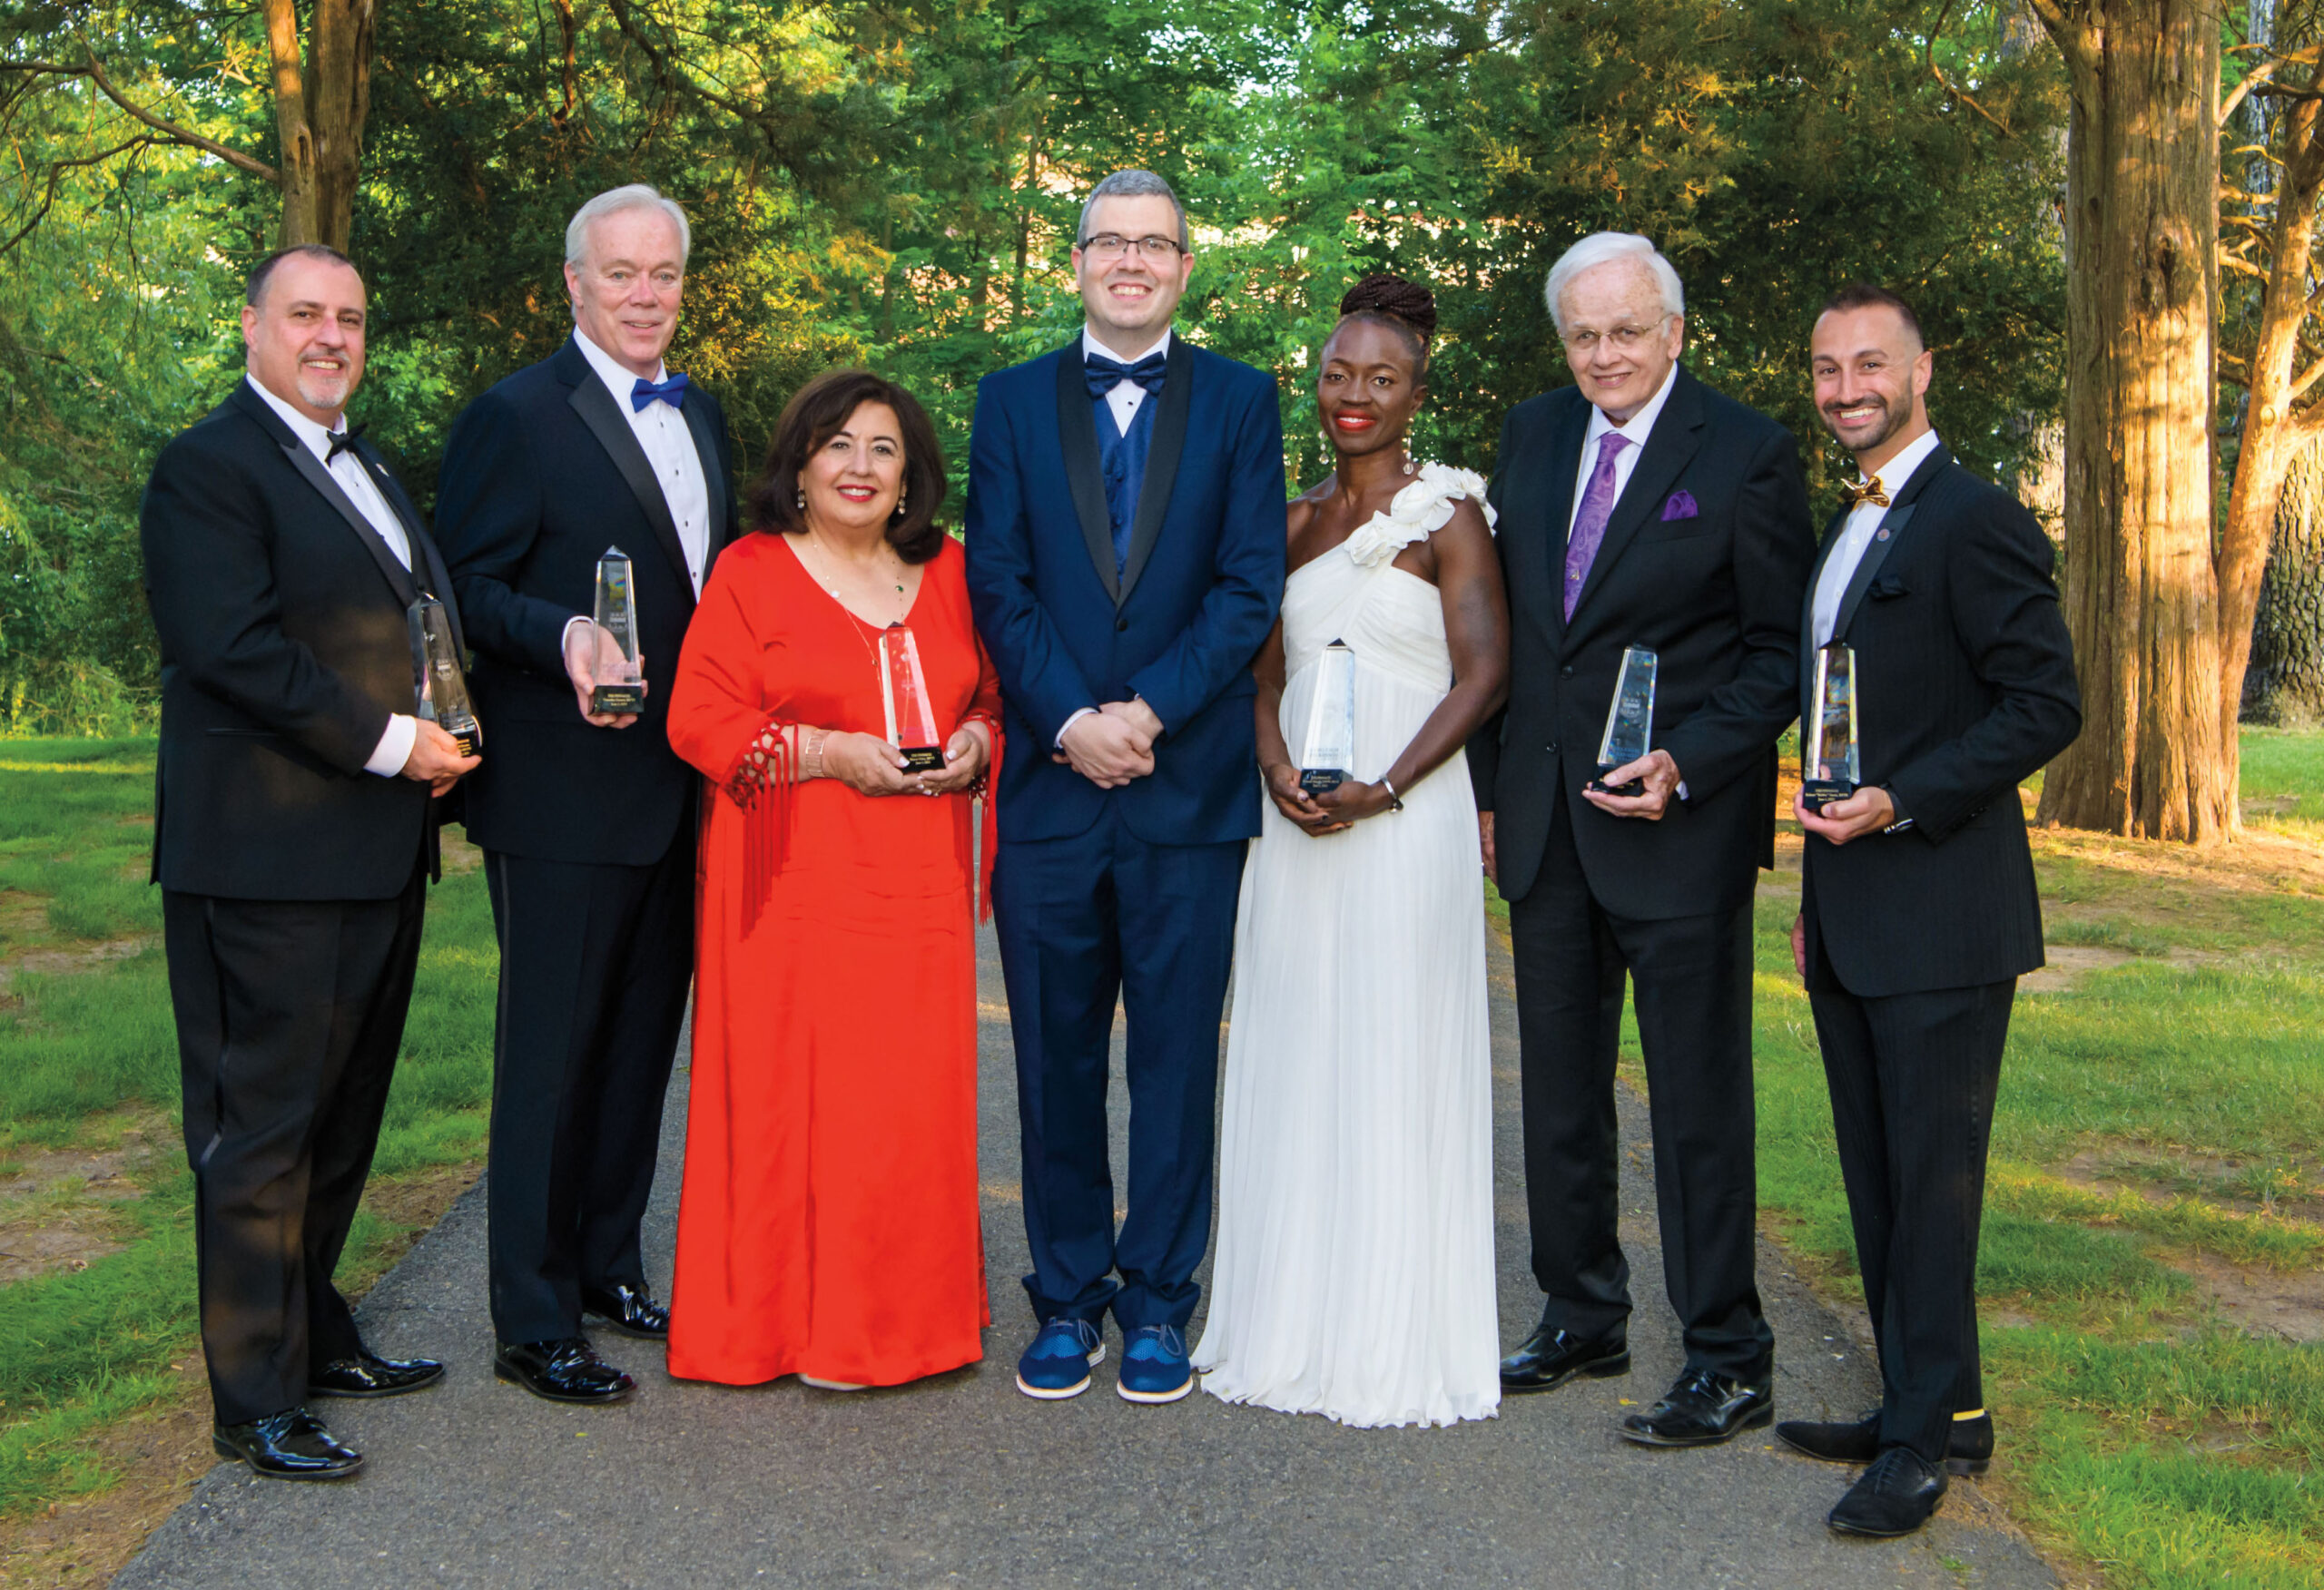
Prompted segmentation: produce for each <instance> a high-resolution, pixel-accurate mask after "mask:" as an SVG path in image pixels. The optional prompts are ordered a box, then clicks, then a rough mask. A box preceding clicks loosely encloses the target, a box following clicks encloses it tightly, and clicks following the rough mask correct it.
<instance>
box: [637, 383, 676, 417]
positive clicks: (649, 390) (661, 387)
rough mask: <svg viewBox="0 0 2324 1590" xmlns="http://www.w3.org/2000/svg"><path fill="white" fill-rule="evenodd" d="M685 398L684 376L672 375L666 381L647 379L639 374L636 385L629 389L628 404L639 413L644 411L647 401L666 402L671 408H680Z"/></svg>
mask: <svg viewBox="0 0 2324 1590" xmlns="http://www.w3.org/2000/svg"><path fill="white" fill-rule="evenodd" d="M685 400H686V378H684V376H672V377H671V378H669V379H668V380H666V381H649V380H647V379H646V378H645V377H643V376H640V377H638V378H637V385H635V387H632V388H630V389H629V406H630V407H632V408H634V409H635V410H637V412H638V413H640V414H643V413H645V406H646V405H647V404H648V403H656V402H659V403H666V404H668V405H669V406H670V407H673V408H680V407H684V405H685Z"/></svg>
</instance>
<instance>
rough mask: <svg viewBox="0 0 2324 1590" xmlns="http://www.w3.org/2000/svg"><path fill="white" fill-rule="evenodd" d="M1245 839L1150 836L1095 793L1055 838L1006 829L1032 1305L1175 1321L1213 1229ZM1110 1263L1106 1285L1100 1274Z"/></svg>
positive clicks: (1003, 946)
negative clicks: (1079, 821) (1112, 1115)
mask: <svg viewBox="0 0 2324 1590" xmlns="http://www.w3.org/2000/svg"><path fill="white" fill-rule="evenodd" d="M1247 849H1248V846H1247V844H1246V842H1245V841H1242V840H1239V839H1238V840H1236V841H1234V842H1232V843H1228V844H1219V845H1151V844H1148V843H1147V842H1146V841H1145V840H1143V839H1139V838H1137V836H1136V835H1135V834H1132V833H1131V832H1130V831H1129V829H1128V827H1127V826H1125V825H1124V824H1123V823H1122V821H1121V820H1120V818H1119V816H1118V813H1117V810H1116V808H1115V804H1114V803H1113V802H1112V801H1108V802H1107V805H1106V811H1105V815H1104V816H1102V817H1100V818H1099V819H1098V821H1097V822H1096V823H1095V824H1093V825H1092V826H1091V827H1090V829H1089V830H1088V832H1086V833H1082V834H1077V835H1075V836H1074V837H1072V838H1070V839H1040V840H1033V841H1025V842H1009V841H1004V842H1003V843H1002V845H1001V847H1000V857H999V859H998V864H997V866H996V867H995V869H994V872H993V887H992V897H993V920H994V924H995V926H996V927H997V928H998V929H999V932H1000V964H1001V968H1002V974H1003V976H1004V977H1005V978H1006V979H1007V982H1008V986H1009V1026H1010V1029H1011V1031H1012V1033H1013V1034H1014V1035H1015V1039H1016V1048H1017V1114H1018V1121H1019V1128H1020V1131H1021V1134H1022V1143H1023V1150H1024V1188H1025V1234H1026V1236H1027V1237H1028V1238H1029V1241H1030V1242H1031V1246H1032V1251H1033V1272H1032V1274H1030V1275H1029V1276H1027V1277H1026V1278H1025V1291H1027V1293H1029V1295H1030V1297H1031V1298H1032V1302H1033V1313H1034V1315H1035V1317H1036V1318H1038V1319H1039V1320H1042V1321H1044V1322H1046V1321H1048V1320H1051V1319H1053V1318H1056V1317H1058V1316H1059V1315H1064V1316H1068V1317H1070V1318H1073V1319H1078V1320H1092V1321H1095V1320H1098V1319H1100V1318H1101V1317H1103V1315H1104V1314H1105V1312H1106V1310H1107V1308H1108V1305H1110V1306H1111V1307H1112V1310H1113V1313H1114V1318H1115V1319H1116V1320H1118V1321H1119V1322H1120V1324H1121V1327H1122V1329H1123V1330H1137V1329H1138V1328H1140V1327H1142V1326H1147V1325H1176V1326H1177V1327H1178V1328H1179V1329H1180V1330H1184V1329H1185V1328H1186V1325H1187V1320H1190V1319H1191V1318H1193V1316H1194V1311H1195V1302H1196V1299H1198V1298H1199V1297H1200V1296H1201V1295H1202V1289H1201V1288H1200V1287H1198V1286H1196V1284H1195V1280H1194V1273H1195V1267H1196V1265H1198V1264H1199V1263H1201V1262H1202V1255H1203V1249H1204V1246H1205V1245H1206V1243H1207V1242H1209V1240H1210V1205H1211V1146H1212V1121H1213V1116H1214V1113H1215V1106H1216V1099H1217V1094H1218V1041H1219V1033H1218V1024H1219V1018H1220V1016H1221V1015H1222V1014H1223V1013H1224V1011H1225V1009H1226V974H1227V967H1228V964H1229V962H1230V961H1231V960H1232V959H1233V957H1234V949H1235V909H1236V898H1237V895H1238V893H1239V891H1240V888H1241V883H1242V874H1243V859H1244V856H1245V855H1246V851H1247ZM1117 994H1118V995H1119V996H1120V1000H1121V1005H1122V1011H1123V1015H1124V1016H1125V1018H1126V1019H1127V1022H1128V1029H1129V1030H1128V1042H1127V1045H1126V1051H1127V1052H1126V1064H1127V1070H1128V1080H1129V1104H1130V1110H1129V1202H1128V1212H1127V1213H1126V1214H1125V1215H1124V1217H1123V1220H1122V1223H1121V1230H1120V1233H1119V1235H1118V1236H1117V1234H1116V1232H1115V1230H1114V1177H1113V1168H1112V1165H1111V1164H1110V1163H1109V1160H1108V1153H1107V1143H1106V1085H1107V1070H1108V1051H1109V1049H1110V1047H1111V1043H1112V1035H1113V1024H1114V1001H1115V997H1116V996H1117ZM1115 1271H1119V1272H1120V1276H1121V1279H1120V1281H1119V1283H1118V1286H1117V1283H1116V1281H1115V1280H1114V1272H1115Z"/></svg>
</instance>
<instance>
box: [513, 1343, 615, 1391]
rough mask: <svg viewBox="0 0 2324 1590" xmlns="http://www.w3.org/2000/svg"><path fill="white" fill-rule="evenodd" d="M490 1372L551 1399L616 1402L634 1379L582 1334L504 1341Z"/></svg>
mask: <svg viewBox="0 0 2324 1590" xmlns="http://www.w3.org/2000/svg"><path fill="white" fill-rule="evenodd" d="M492 1372H493V1373H494V1374H496V1375H497V1376H499V1377H500V1378H501V1379H504V1380H514V1381H515V1382H516V1383H517V1385H519V1386H522V1387H523V1388H524V1389H526V1390H527V1391H529V1392H531V1393H532V1394H533V1395H534V1396H536V1397H546V1398H547V1399H549V1400H550V1401H551V1402H598V1403H603V1402H619V1401H620V1400H621V1399H623V1398H625V1397H626V1396H628V1395H629V1394H630V1393H631V1392H632V1391H635V1390H636V1389H637V1382H636V1381H635V1380H633V1379H630V1378H629V1377H628V1376H627V1375H625V1374H623V1373H622V1372H621V1371H620V1370H619V1369H615V1368H614V1367H613V1365H611V1364H609V1363H607V1362H606V1360H605V1359H601V1358H599V1357H598V1356H597V1350H596V1349H595V1348H593V1347H591V1346H590V1345H589V1343H588V1340H587V1339H586V1338H585V1337H579V1336H567V1337H562V1338H560V1339H558V1340H555V1341H514V1342H511V1341H504V1342H502V1343H501V1344H500V1350H499V1351H497V1352H496V1353H494V1354H493V1355H492Z"/></svg>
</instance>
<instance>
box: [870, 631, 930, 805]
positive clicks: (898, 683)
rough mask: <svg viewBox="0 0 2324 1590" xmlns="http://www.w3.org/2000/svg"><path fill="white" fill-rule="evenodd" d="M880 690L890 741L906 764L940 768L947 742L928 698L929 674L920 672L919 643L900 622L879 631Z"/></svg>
mask: <svg viewBox="0 0 2324 1590" xmlns="http://www.w3.org/2000/svg"><path fill="white" fill-rule="evenodd" d="M880 693H881V696H883V697H884V698H885V699H886V701H887V706H888V743H889V744H890V745H892V746H894V747H895V748H896V749H897V750H898V751H902V752H903V753H904V766H905V767H906V768H907V769H909V770H911V771H912V772H915V773H925V772H934V771H938V770H941V769H942V768H943V766H944V742H943V741H942V740H941V739H940V737H939V736H938V734H937V732H936V710H935V708H934V707H933V706H931V704H930V702H929V700H928V675H927V674H925V673H923V672H921V666H920V643H919V642H918V641H917V640H915V639H913V638H912V633H911V630H909V629H907V628H906V627H904V625H902V624H901V623H891V624H890V625H889V626H888V627H887V628H886V629H884V630H882V631H881V632H880Z"/></svg>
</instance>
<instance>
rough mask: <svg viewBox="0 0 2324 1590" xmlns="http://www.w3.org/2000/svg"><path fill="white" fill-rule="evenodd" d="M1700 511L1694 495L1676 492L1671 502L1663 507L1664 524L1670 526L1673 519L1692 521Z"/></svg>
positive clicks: (1687, 492)
mask: <svg viewBox="0 0 2324 1590" xmlns="http://www.w3.org/2000/svg"><path fill="white" fill-rule="evenodd" d="M1699 511H1700V510H1699V509H1698V508H1697V507H1696V506H1695V494H1694V493H1692V492H1690V491H1674V492H1672V493H1671V494H1670V500H1669V502H1667V503H1664V504H1663V505H1662V522H1663V523H1664V524H1665V525H1668V524H1669V522H1670V521H1671V520H1673V519H1691V518H1693V517H1694V516H1695V515H1696V514H1697V513H1698V512H1699Z"/></svg>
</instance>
